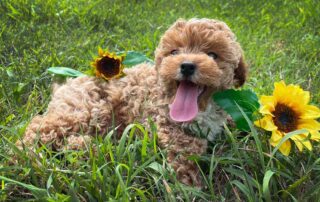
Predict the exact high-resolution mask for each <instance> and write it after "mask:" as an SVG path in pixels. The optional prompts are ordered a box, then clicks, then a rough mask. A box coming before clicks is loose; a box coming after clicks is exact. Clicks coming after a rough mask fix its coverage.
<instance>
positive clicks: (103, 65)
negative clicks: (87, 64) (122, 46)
mask: <svg viewBox="0 0 320 202" xmlns="http://www.w3.org/2000/svg"><path fill="white" fill-rule="evenodd" d="M124 57H125V56H124V55H121V56H117V55H116V54H115V53H110V52H108V51H103V50H102V49H101V48H99V56H98V57H97V58H96V59H95V60H94V61H93V62H92V63H91V66H92V67H93V68H94V70H95V74H96V76H97V77H102V78H104V79H106V80H110V79H113V78H119V77H121V76H122V75H123V74H124V73H123V68H124V65H123V64H122V62H123V60H124Z"/></svg>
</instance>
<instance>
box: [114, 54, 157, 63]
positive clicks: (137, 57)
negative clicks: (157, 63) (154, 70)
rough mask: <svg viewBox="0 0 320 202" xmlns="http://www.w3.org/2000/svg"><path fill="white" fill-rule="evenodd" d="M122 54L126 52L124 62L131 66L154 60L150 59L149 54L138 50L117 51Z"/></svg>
mask: <svg viewBox="0 0 320 202" xmlns="http://www.w3.org/2000/svg"><path fill="white" fill-rule="evenodd" d="M122 54H126V57H125V59H124V61H123V62H122V63H123V64H124V65H126V66H127V67H131V66H134V65H137V64H140V63H143V62H150V63H153V61H152V60H150V59H149V58H148V57H147V56H145V55H144V54H142V53H139V52H136V51H128V52H123V51H122V52H117V55H122Z"/></svg>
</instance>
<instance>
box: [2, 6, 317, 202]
mask: <svg viewBox="0 0 320 202" xmlns="http://www.w3.org/2000/svg"><path fill="white" fill-rule="evenodd" d="M319 10H320V4H319V3H318V2H317V1H316V0H313V1H312V0H306V1H283V0H279V1H276V0H273V1H266V2H262V1H258V0H256V1H250V0H243V1H222V0H217V1H198V0H189V1H142V0H135V1H110V0H109V1H103V0H97V1H93V0H74V1H69V0H48V1H40V0H15V1H12V0H11V1H10V0H2V1H0V114H1V116H0V135H1V141H0V176H1V177H0V200H3V201H5V200H7V201H10V200H11V201H17V200H22V199H23V200H27V199H28V200H39V201H43V200H48V201H86V200H87V201H112V200H117V201H126V200H132V201H135V200H152V201H199V200H202V201H207V200H209V201H224V200H226V201H234V200H244V201H278V200H284V201H308V200H309V201H316V200H319V198H320V194H319V193H320V183H319V182H320V158H319V153H320V149H319V145H318V144H314V150H313V151H312V152H307V151H305V152H303V153H300V152H298V151H297V149H296V148H294V149H293V151H292V152H291V155H290V156H289V157H285V156H283V155H281V154H280V153H278V152H276V153H275V154H274V155H272V154H273V153H272V152H273V149H274V148H271V147H270V145H269V144H268V138H269V134H266V133H264V132H262V131H256V129H254V128H253V131H252V132H251V133H249V134H248V135H247V136H245V137H242V136H241V134H240V133H239V132H237V131H233V130H232V131H229V130H228V129H227V131H228V132H227V135H226V136H223V137H220V138H219V139H217V140H216V142H215V144H214V146H212V151H211V152H210V153H208V154H207V155H204V156H201V157H193V158H194V159H195V161H197V162H198V163H199V166H200V167H201V168H202V171H203V176H204V179H205V180H204V181H205V184H206V188H205V189H203V190H197V189H196V188H193V187H188V186H184V185H182V184H180V183H179V182H178V181H177V180H176V178H175V173H174V172H173V171H172V169H171V168H170V166H168V165H167V163H166V161H165V160H164V159H165V158H164V156H165V151H160V150H159V148H157V147H156V145H155V140H156V139H155V138H156V131H155V130H152V131H147V129H144V128H143V127H141V126H140V125H139V124H133V125H130V126H128V127H129V128H128V130H127V131H126V132H125V133H124V134H123V135H122V137H123V138H121V139H120V140H116V139H115V138H114V135H112V131H111V132H110V133H109V135H107V136H105V137H99V138H97V139H96V140H95V141H94V143H93V145H88V147H87V149H85V150H83V151H63V152H58V153H57V152H53V151H50V150H49V149H48V148H46V146H44V145H43V146H41V147H39V148H38V149H37V150H36V151H35V153H36V154H35V155H34V156H27V155H26V154H25V152H20V151H18V150H16V149H15V147H14V144H13V143H14V142H15V141H16V140H17V139H18V138H19V137H20V136H21V135H23V132H24V129H25V127H26V125H27V124H28V122H29V121H30V119H31V118H32V117H33V116H34V115H36V114H38V113H42V112H44V111H45V109H46V106H47V104H48V101H49V99H50V85H51V83H52V76H51V75H49V74H47V73H46V69H47V68H48V67H51V66H65V67H72V68H75V69H79V70H86V69H88V68H89V63H90V61H91V60H92V58H93V57H94V56H95V55H96V53H97V47H98V46H101V47H107V48H109V49H110V50H112V51H123V50H136V51H139V52H142V53H144V54H146V55H147V56H149V57H150V58H153V52H154V50H155V47H156V46H157V43H158V41H159V38H160V36H161V34H162V33H163V32H164V31H165V30H166V29H167V27H168V26H169V25H170V24H171V23H173V22H174V21H175V20H176V19H177V18H191V17H199V18H200V17H207V18H216V19H221V20H223V21H225V22H226V23H227V24H228V25H229V26H230V27H231V29H232V30H233V31H234V32H235V33H236V35H237V37H238V41H239V42H240V43H241V45H242V47H243V50H244V52H245V55H246V59H247V62H248V63H249V64H250V67H251V70H250V72H251V73H250V75H251V76H250V78H249V81H248V82H247V84H246V87H245V88H248V89H253V90H254V91H255V92H257V93H258V94H264V93H271V91H272V89H273V85H272V84H273V82H275V81H279V80H281V79H284V80H285V81H286V82H287V83H294V84H299V85H301V86H302V87H303V88H304V89H306V90H309V91H311V93H312V102H313V104H320V102H319V98H320V91H319V86H320V79H319V77H320V62H319V58H320V51H319V50H320V33H319V30H320V18H319V17H318V16H319ZM150 124H151V125H152V123H150ZM130 128H131V130H130ZM132 128H135V129H134V130H133V129H132ZM151 128H152V127H151ZM148 136H150V137H152V138H150V139H149V138H147V137H148ZM13 154H14V155H15V156H16V158H17V160H18V161H19V163H12V162H13V160H12V156H13Z"/></svg>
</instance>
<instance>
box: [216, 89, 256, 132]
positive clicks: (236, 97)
mask: <svg viewBox="0 0 320 202" xmlns="http://www.w3.org/2000/svg"><path fill="white" fill-rule="evenodd" d="M213 100H214V101H215V102H216V103H217V104H218V105H219V106H220V107H221V108H222V109H224V110H225V111H226V112H227V113H228V114H230V116H231V117H232V119H233V121H234V122H235V123H236V125H237V128H238V129H239V130H243V131H249V130H250V127H249V125H248V123H247V121H246V119H245V117H244V116H243V115H242V113H241V111H240V110H239V107H238V106H237V104H238V105H239V106H240V107H241V108H242V109H243V111H244V113H245V114H246V115H247V116H248V118H249V119H250V120H252V114H253V113H254V112H255V111H256V110H257V109H258V108H259V106H260V104H259V101H258V97H257V95H256V94H255V93H254V92H252V91H251V90H233V89H230V90H225V91H222V92H218V93H215V94H214V95H213Z"/></svg>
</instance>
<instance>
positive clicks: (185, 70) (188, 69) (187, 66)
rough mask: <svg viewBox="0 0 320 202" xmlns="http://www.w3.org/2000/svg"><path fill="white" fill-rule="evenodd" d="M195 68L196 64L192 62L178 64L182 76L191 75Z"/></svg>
mask: <svg viewBox="0 0 320 202" xmlns="http://www.w3.org/2000/svg"><path fill="white" fill-rule="evenodd" d="M195 70H196V65H195V64H193V63H192V62H183V63H182V64H181V66H180V72H181V74H182V75H183V76H186V77H187V76H191V75H192V74H194V71H195Z"/></svg>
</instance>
